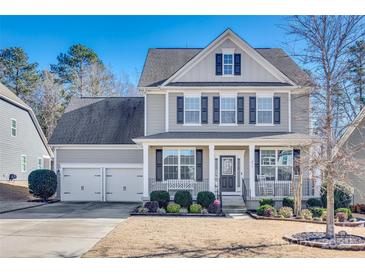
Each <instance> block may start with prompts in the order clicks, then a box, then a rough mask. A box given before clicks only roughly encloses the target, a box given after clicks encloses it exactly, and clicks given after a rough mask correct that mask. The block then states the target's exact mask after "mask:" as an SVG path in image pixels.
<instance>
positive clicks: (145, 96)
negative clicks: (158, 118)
mask: <svg viewBox="0 0 365 274" xmlns="http://www.w3.org/2000/svg"><path fill="white" fill-rule="evenodd" d="M143 97H144V136H146V135H147V94H146V93H144V95H143Z"/></svg>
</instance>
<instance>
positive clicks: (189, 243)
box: [84, 217, 365, 258]
mask: <svg viewBox="0 0 365 274" xmlns="http://www.w3.org/2000/svg"><path fill="white" fill-rule="evenodd" d="M324 230H325V226H324V225H319V224H307V223H296V222H283V221H267V220H254V219H245V220H237V219H236V220H235V219H228V218H168V217H167V218H159V217H130V218H128V219H127V221H125V222H122V223H121V224H120V225H119V226H117V227H116V228H115V229H114V230H113V231H112V232H111V233H110V234H109V235H107V236H106V237H105V238H104V239H102V240H101V241H100V242H99V243H97V244H96V245H95V246H94V247H93V248H92V249H91V250H89V251H88V252H87V253H86V254H84V257H157V258H159V257H273V258H278V257H288V258H293V257H295V258H298V257H315V258H331V257H365V252H364V251H357V252H356V251H335V250H325V249H319V248H311V247H305V246H299V245H294V244H289V243H288V242H286V241H284V240H283V239H282V236H283V235H284V234H292V233H294V232H300V231H324ZM336 230H337V231H338V230H346V231H347V232H349V233H352V234H357V235H362V236H365V228H364V227H356V228H339V227H336Z"/></svg>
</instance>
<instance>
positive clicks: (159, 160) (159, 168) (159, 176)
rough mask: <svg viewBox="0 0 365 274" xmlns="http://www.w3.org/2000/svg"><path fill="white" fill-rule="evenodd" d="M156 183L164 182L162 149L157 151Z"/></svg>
mask: <svg viewBox="0 0 365 274" xmlns="http://www.w3.org/2000/svg"><path fill="white" fill-rule="evenodd" d="M156 181H157V182H161V181H162V149H156Z"/></svg>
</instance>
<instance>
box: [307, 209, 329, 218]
mask: <svg viewBox="0 0 365 274" xmlns="http://www.w3.org/2000/svg"><path fill="white" fill-rule="evenodd" d="M309 210H310V211H311V212H312V216H313V217H321V216H322V214H323V212H324V211H326V209H325V208H323V207H310V208H309Z"/></svg>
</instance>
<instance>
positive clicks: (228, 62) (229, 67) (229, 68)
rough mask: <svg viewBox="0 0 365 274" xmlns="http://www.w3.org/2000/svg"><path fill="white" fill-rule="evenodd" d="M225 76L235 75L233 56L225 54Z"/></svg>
mask: <svg viewBox="0 0 365 274" xmlns="http://www.w3.org/2000/svg"><path fill="white" fill-rule="evenodd" d="M223 74H224V75H232V74H233V54H223Z"/></svg>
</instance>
